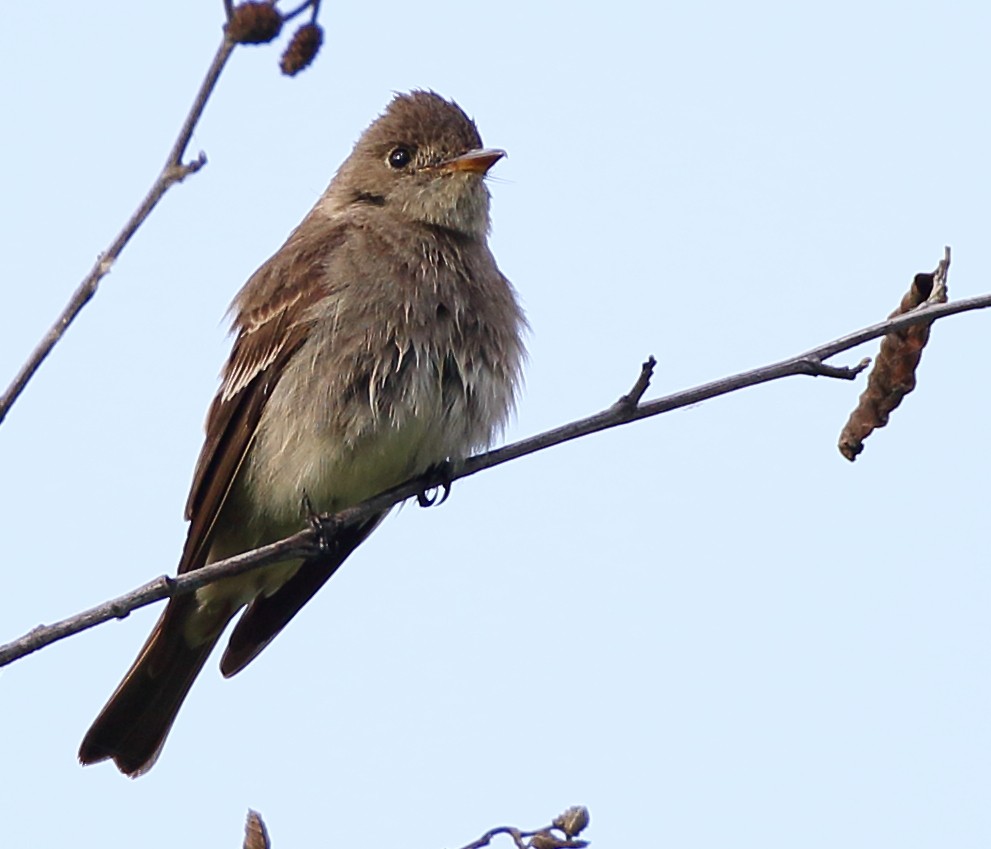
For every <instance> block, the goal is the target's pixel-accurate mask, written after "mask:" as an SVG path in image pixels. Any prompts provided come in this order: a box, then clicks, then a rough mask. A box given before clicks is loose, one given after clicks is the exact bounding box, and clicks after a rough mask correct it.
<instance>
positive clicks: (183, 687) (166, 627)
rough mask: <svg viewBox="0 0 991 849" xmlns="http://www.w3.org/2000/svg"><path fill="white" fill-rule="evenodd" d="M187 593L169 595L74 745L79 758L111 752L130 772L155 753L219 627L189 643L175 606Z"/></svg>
mask: <svg viewBox="0 0 991 849" xmlns="http://www.w3.org/2000/svg"><path fill="white" fill-rule="evenodd" d="M190 602H192V603H193V604H195V602H193V600H192V598H191V597H188V596H187V597H184V598H177V599H173V600H172V601H171V602H170V603H169V606H168V607H167V608H166V610H165V612H164V613H163V614H162V617H161V618H160V619H159V620H158V624H156V625H155V629H154V630H153V631H152V632H151V636H150V637H149V638H148V642H146V643H145V645H144V648H142V649H141V653H140V654H139V655H138V659H137V660H135V661H134V665H133V666H132V667H131V668H130V669H129V670H128V672H127V674H126V675H125V676H124V680H123V681H121V682H120V686H118V687H117V689H116V691H114V694H113V695H112V696H111V697H110V700H109V701H108V702H107V704H106V706H105V707H104V708H103V710H102V711H100V715H99V716H98V717H97V718H96V719H95V720H94V722H93V724H92V725H91V726H90V729H89V731H87V732H86V736H85V737H84V738H83V742H82V745H81V746H80V747H79V760H80V762H81V763H83V764H93V763H98V762H99V761H103V760H107V759H108V758H111V759H112V760H113V761H114V763H116V764H117V768H118V769H119V770H120V771H121V772H123V773H124V774H125V775H129V776H131V777H132V778H136V777H137V776H139V775H142V774H143V773H145V772H147V771H148V770H149V769H151V767H152V766H153V765H154V763H155V761H156V760H157V759H158V755H159V753H160V752H161V750H162V746H163V745H164V743H165V738H166V737H167V736H168V733H169V730H170V729H171V728H172V723H173V722H175V718H176V714H178V712H179V708H180V706H181V705H182V703H183V700H184V699H185V698H186V695H187V693H189V688H190V687H191V686H192V685H193V681H194V680H195V679H196V676H197V675H198V674H199V672H200V670H201V669H202V668H203V664H204V663H206V659H207V658H208V657H209V656H210V652H211V651H212V650H213V647H214V646H215V645H216V643H217V640H218V639H219V637H220V634H221V632H222V631H223V625H224V624H226V619H225V620H224V621H223V622H222V623H221V624H220V627H218V628H217V629H215V630H216V633H212V634H211V635H210V636H208V637H207V638H206V639H205V640H204V641H202V642H198V643H197V644H196V645H193V646H191V645H190V644H189V642H188V640H187V638H186V636H185V633H184V631H185V629H184V628H183V621H184V618H185V617H184V614H185V613H186V611H184V610H181V609H180V608H183V607H186V606H187V605H188V604H189V603H190Z"/></svg>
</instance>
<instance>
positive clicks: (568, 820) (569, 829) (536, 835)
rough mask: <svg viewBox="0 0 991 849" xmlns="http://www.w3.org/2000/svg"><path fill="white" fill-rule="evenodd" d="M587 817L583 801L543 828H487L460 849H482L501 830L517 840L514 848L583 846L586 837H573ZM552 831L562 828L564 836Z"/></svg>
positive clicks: (569, 848) (579, 848) (584, 825)
mask: <svg viewBox="0 0 991 849" xmlns="http://www.w3.org/2000/svg"><path fill="white" fill-rule="evenodd" d="M588 820H589V816H588V808H586V807H585V806H584V805H575V806H574V807H572V808H568V810H566V811H565V812H564V813H563V814H560V815H559V816H557V817H555V818H554V822H552V823H551V824H550V825H545V826H544V827H543V828H537V829H534V830H533V831H523V830H521V829H519V828H515V827H514V826H511V825H502V826H499V827H497V828H490V829H489V830H488V831H487V832H485V834H483V835H482V836H481V837H479V838H478V839H477V840H473V841H472V842H471V843H468V844H466V845H465V846H462V847H461V849H482V848H483V847H485V846H488V845H489V844H490V843H491V842H492V840H493V839H494V838H496V837H498V836H499V835H500V834H506V835H509V837H511V838H512V840H513V843H515V844H516V849H584V847H586V846H588V841H587V840H576V839H575V837H576V835H578V834H581V832H582V831H584V830H585V828H587V827H588ZM555 832H561V833H562V834H563V835H564V836H563V837H559V836H558V835H557V834H556V833H555ZM528 837H529V838H531V840H530V843H529V844H527V843H525V842H524V841H525V840H526V838H528Z"/></svg>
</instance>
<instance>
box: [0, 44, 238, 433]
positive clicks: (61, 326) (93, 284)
mask: <svg viewBox="0 0 991 849" xmlns="http://www.w3.org/2000/svg"><path fill="white" fill-rule="evenodd" d="M233 49H234V44H233V43H232V42H229V41H228V40H227V39H226V38H225V39H224V40H223V42H222V43H221V45H220V47H219V48H218V50H217V53H216V55H215V56H214V57H213V61H212V62H211V63H210V67H209V69H208V70H207V72H206V76H205V77H204V79H203V82H202V84H201V85H200V90H199V92H198V93H197V95H196V99H195V100H194V101H193V105H192V107H191V108H190V110H189V114H188V115H187V116H186V120H185V121H183V124H182V127H181V129H180V130H179V135H178V136H177V137H176V140H175V143H174V144H173V145H172V150H171V151H169V156H168V159H167V160H166V161H165V165H164V166H163V168H162V171H161V173H160V174H159V175H158V177H157V178H156V180H155V182H154V183H153V184H152V187H151V189H149V191H148V194H147V195H145V198H144V200H142V201H141V204H140V205H139V206H138V208H137V209H136V210H135V211H134V213H133V214H132V215H131V217H130V218H129V219H128V221H127V223H126V224H125V225H124V228H123V229H122V230H121V231H120V233H118V234H117V238H115V239H114V240H113V242H112V243H111V244H110V246H109V247H108V248H107V249H106V250H105V251H104V252H103V253H102V254H100V256H99V258H98V259H97V261H96V263H95V264H94V265H93V268H92V269H91V270H90V272H89V274H87V275H86V277H85V278H83V281H82V283H80V284H79V287H78V288H77V289H76V291H75V292H73V294H72V297H71V298H70V299H69V303H68V304H66V306H65V309H63V310H62V313H61V315H59V317H58V318H57V319H56V320H55V323H54V324H53V325H52V326H51V328H49V330H48V332H47V333H46V334H45V335H44V337H42V339H41V341H40V342H39V343H38V345H37V347H35V349H34V351H32V352H31V355H30V356H29V357H28V359H27V361H26V362H25V363H24V365H23V366H21V370H20V371H19V372H18V373H17V375H16V376H15V377H14V380H13V381H12V382H11V384H10V386H9V387H7V390H6V391H5V392H4V393H3V395H0V422H3V420H4V419H5V418H6V416H7V413H8V412H9V411H10V408H11V406H13V404H14V402H15V401H16V400H17V398H18V397H19V396H20V394H21V392H23V391H24V387H25V386H27V384H28V381H29V380H31V378H32V377H33V376H34V374H35V372H36V371H37V370H38V368H39V366H41V364H42V362H44V360H45V358H46V357H47V356H48V355H49V353H51V350H52V348H54V347H55V345H56V344H57V343H58V341H59V340H60V339H61V338H62V336H63V334H64V333H65V331H66V330H67V329H68V327H69V325H70V324H72V322H73V320H74V319H75V318H76V316H77V315H79V313H80V312H81V311H82V309H83V307H84V306H86V304H87V303H89V301H90V299H91V298H92V297H93V295H95V294H96V290H97V287H98V286H99V284H100V280H102V279H103V278H104V277H105V276H106V275H107V274H109V273H110V269H111V268H112V267H113V265H114V263H115V262H116V261H117V258H118V257H119V256H120V254H121V252H122V251H123V250H124V247H125V246H126V245H127V243H128V242H129V241H130V240H131V237H132V236H133V235H134V234H135V233H136V232H137V230H138V228H139V227H140V226H141V225H142V224H143V223H144V221H145V219H146V218H147V217H148V216H149V215H150V214H151V211H152V210H153V209H154V208H155V206H156V205H157V204H158V202H159V201H160V200H161V199H162V196H163V195H164V194H165V193H166V192H167V191H168V190H169V189H170V188H171V187H172V186H174V185H175V184H176V183H180V182H182V181H183V180H184V179H185V178H186V177H188V176H189V175H190V174H195V173H196V172H197V171H199V170H200V168H202V167H203V166H204V165H205V164H206V156H205V155H204V154H203V153H200V154H199V156H197V157H196V158H195V159H193V160H192V161H190V162H188V163H185V164H183V162H182V157H183V156H184V155H185V153H186V148H187V147H188V146H189V140H190V138H191V137H192V135H193V130H194V129H195V127H196V124H197V122H198V121H199V120H200V117H201V116H202V114H203V109H204V107H205V106H206V102H207V100H208V99H209V98H210V95H211V94H212V93H213V89H214V87H215V86H216V84H217V78H218V77H219V76H220V72H221V71H222V70H223V68H224V65H225V64H226V62H227V59H228V58H229V57H230V55H231V51H232V50H233Z"/></svg>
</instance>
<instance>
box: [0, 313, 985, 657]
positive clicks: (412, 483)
mask: <svg viewBox="0 0 991 849" xmlns="http://www.w3.org/2000/svg"><path fill="white" fill-rule="evenodd" d="M988 307H991V294H988V295H981V296H979V297H976V298H967V299H965V300H961V301H956V302H954V303H947V304H935V305H924V306H922V307H920V308H918V309H916V310H913V311H912V312H909V313H906V314H904V315H900V316H898V317H897V318H893V319H889V320H887V321H882V322H879V323H878V324H872V325H871V326H870V327H865V328H863V329H862V330H857V331H855V332H854V333H849V334H847V335H846V336H842V337H840V338H839V339H836V340H833V341H832V342H826V343H825V344H822V345H819V346H817V347H815V348H811V349H810V350H808V351H806V352H805V353H803V354H798V355H797V356H794V357H791V358H789V359H787V360H782V361H780V362H777V363H772V364H771V365H767V366H762V367H761V368H756V369H753V370H751V371H744V372H740V373H739V374H735V375H731V376H730V377H725V378H722V379H720V380H715V381H712V382H711V383H706V384H703V385H701V386H696V387H694V388H692V389H686V390H683V391H681V392H676V393H674V394H673V395H668V396H666V397H664V398H658V399H656V400H654V401H648V402H646V403H640V402H639V398H640V397H641V396H642V395H643V393H644V392H645V391H646V389H647V385H648V383H649V381H650V374H651V371H652V369H653V365H654V362H653V357H651V358H650V359H648V360H647V362H645V363H644V364H643V367H642V368H641V373H640V376H639V377H638V378H637V381H636V383H635V384H634V387H633V389H632V390H631V391H630V392H629V393H627V394H626V395H624V396H622V397H621V398H620V399H619V401H617V402H616V403H615V404H613V405H612V406H611V407H608V408H607V409H605V410H603V411H602V412H600V413H596V414H595V415H592V416H589V417H588V418H584V419H579V420H577V421H573V422H569V423H568V424H565V425H561V426H560V427H557V428H554V429H553V430H548V431H545V432H544V433H539V434H537V435H536V436H531V437H529V438H527V439H523V440H520V441H519V442H514V443H512V444H510V445H504V446H503V447H501V448H497V449H495V450H494V451H489V452H486V453H485V454H478V455H476V456H474V457H469V458H468V459H467V460H464V461H462V462H460V463H456V464H453V466H452V467H451V468H447V469H438V470H433V471H431V472H428V473H427V474H425V475H421V476H420V477H418V478H414V479H412V480H409V481H406V482H405V483H403V484H400V485H399V486H396V487H393V488H392V489H390V490H387V491H386V492H383V493H381V494H380V495H377V496H375V497H374V498H370V499H368V500H367V501H364V502H362V503H361V504H358V505H356V506H354V507H350V508H348V509H347V510H342V511H341V512H339V513H335V514H334V515H332V516H324V517H320V519H319V521H318V527H314V528H308V529H306V530H303V531H300V532H299V533H296V534H293V535H292V536H291V537H287V538H286V539H284V540H280V541H279V542H275V543H272V544H271V545H266V546H263V547H262V548H258V549H255V550H253V551H248V552H245V553H243V554H239V555H237V556H236V557H230V558H228V559H227V560H222V561H218V562H217V563H212V564H210V565H209V566H204V567H203V568H202V569H197V570H195V571H193V572H188V573H186V574H185V575H180V576H179V577H177V578H168V577H164V576H163V577H160V578H157V579H156V580H154V581H151V582H150V583H147V584H145V585H144V586H141V587H138V588H137V589H136V590H133V591H132V592H129V593H127V594H125V595H122V596H119V597H118V598H115V599H112V600H111V601H108V602H106V603H104V604H101V605H99V606H97V607H94V608H91V609H90V610H86V611H84V612H82V613H79V614H76V615H75V616H70V617H69V618H68V619H63V620H62V621H60V622H56V623H55V624H53V625H42V626H39V627H37V628H34V629H33V630H31V631H30V632H28V633H27V634H25V635H24V636H23V637H20V638H19V639H17V640H14V641H13V642H10V643H8V644H6V645H4V646H0V667H2V666H6V665H7V664H9V663H12V662H13V661H15V660H17V659H18V658H21V657H24V656H25V655H28V654H31V653H32V652H34V651H37V650H38V649H40V648H44V647H45V646H47V645H49V644H51V643H53V642H56V641H57V640H61V639H63V638H64V637H68V636H71V635H72V634H77V633H79V632H80V631H84V630H86V629H87V628H92V627H93V626H94V625H99V624H100V623H102V622H106V621H108V620H110V619H123V618H124V617H126V616H127V615H128V614H129V613H130V612H131V611H132V610H137V609H138V608H139V607H145V606H146V605H149V604H152V603H153V602H156V601H159V600H161V599H163V598H172V597H173V596H177V595H182V594H184V593H189V592H193V591H194V590H196V589H197V588H199V587H202V586H203V585H205V584H208V583H211V582H212V581H215V580H217V579H219V578H224V577H231V576H233V575H240V574H242V573H243V572H248V571H251V570H252V569H258V568H260V567H262V566H265V565H268V564H271V563H276V562H279V561H282V560H287V559H291V558H296V557H311V556H314V555H317V554H319V553H320V551H321V546H322V545H326V544H327V541H328V540H329V541H332V540H333V538H334V535H335V534H336V533H337V531H338V529H340V528H342V527H344V526H346V525H350V524H352V523H356V522H359V521H361V520H363V519H368V518H370V517H371V516H373V515H375V514H377V513H380V512H382V511H384V510H388V509H389V508H390V507H392V506H393V505H395V504H398V503H399V502H401V501H405V500H406V499H408V498H412V497H414V496H417V495H422V494H423V493H424V492H425V491H426V490H428V489H434V488H436V487H442V486H445V485H448V484H450V483H452V482H453V481H455V480H459V479H461V478H466V477H468V476H470V475H474V474H476V473H477V472H480V471H483V470H484V469H491V468H492V467H494V466H499V465H501V464H503V463H508V462H509V461H510V460H515V459H517V458H519V457H524V456H526V455H527V454H533V453H535V452H537V451H542V450H544V449H545V448H550V447H552V446H554V445H560V444H562V443H564V442H570V441H571V440H573V439H578V438H579V437H582V436H588V435H589V434H593V433H598V432H599V431H603V430H608V429H610V428H613V427H618V426H619V425H623V424H627V423H629V422H633V421H638V420H640V419H646V418H649V417H651V416H656V415H660V414H661V413H666V412H669V411H671V410H677V409H679V408H681V407H688V406H691V405H693V404H698V403H699V402H700V401H706V400H708V399H710V398H715V397H717V396H719V395H726V394H728V393H730V392H735V391H737V390H740V389H744V388H746V387H748V386H756V385H757V384H760V383H769V382H770V381H772V380H779V379H780V378H783V377H790V376H792V375H812V376H814V377H815V376H822V377H832V378H838V379H843V380H852V379H853V378H855V377H856V376H857V375H858V374H859V373H860V372H861V371H863V369H864V368H865V367H866V366H867V364H868V362H869V361H868V360H863V361H861V362H860V363H859V364H858V365H856V366H854V367H852V368H843V367H837V366H829V365H825V364H824V363H823V360H824V359H828V358H829V357H833V356H835V355H836V354H839V353H841V352H842V351H847V350H849V349H850V348H855V347H856V346H857V345H861V344H863V343H864V342H869V341H870V340H871V339H877V338H878V337H880V336H885V335H887V334H889V333H892V332H894V331H896V330H902V329H904V328H906V327H910V326H911V325H913V324H917V323H920V322H933V321H936V320H937V319H940V318H945V317H946V316H949V315H955V314H956V313H961V312H968V311H970V310H979V309H986V308H988Z"/></svg>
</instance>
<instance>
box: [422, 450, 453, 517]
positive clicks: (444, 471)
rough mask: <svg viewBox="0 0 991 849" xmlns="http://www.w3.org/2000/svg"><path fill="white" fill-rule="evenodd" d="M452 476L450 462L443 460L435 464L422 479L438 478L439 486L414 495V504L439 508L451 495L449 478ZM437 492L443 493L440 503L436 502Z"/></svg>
mask: <svg viewBox="0 0 991 849" xmlns="http://www.w3.org/2000/svg"><path fill="white" fill-rule="evenodd" d="M453 474H454V464H453V463H452V462H451V461H450V460H443V461H441V462H440V463H435V464H434V465H433V466H431V467H430V468H429V469H427V471H426V472H424V475H423V476H424V477H431V478H433V477H439V478H440V479H441V482H440V486H433V487H430V488H429V489H422V490H420V492H418V493H417V494H416V503H417V504H419V505H420V506H421V507H433V506H435V505H436V506H437V507H440V505H441V504H443V503H444V502H445V501H447V497H448V496H449V495H450V494H451V476H452V475H453ZM437 490H442V491H443V493H442V494H441V496H440V501H438V500H437V495H438V493H437Z"/></svg>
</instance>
